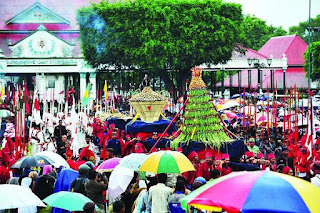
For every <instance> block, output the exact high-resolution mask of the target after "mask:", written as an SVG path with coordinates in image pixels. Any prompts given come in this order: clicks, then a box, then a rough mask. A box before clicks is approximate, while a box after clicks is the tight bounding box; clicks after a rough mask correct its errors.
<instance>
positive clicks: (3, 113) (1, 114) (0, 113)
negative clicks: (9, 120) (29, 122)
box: [0, 109, 14, 118]
mask: <svg viewBox="0 0 320 213" xmlns="http://www.w3.org/2000/svg"><path fill="white" fill-rule="evenodd" d="M10 116H14V114H13V113H12V112H11V111H9V110H7V109H1V110H0V117H1V118H6V117H10Z"/></svg>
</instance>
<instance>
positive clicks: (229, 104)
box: [218, 100, 240, 111]
mask: <svg viewBox="0 0 320 213" xmlns="http://www.w3.org/2000/svg"><path fill="white" fill-rule="evenodd" d="M237 106H240V104H239V102H238V101H233V100H231V101H228V102H227V103H225V104H223V105H222V106H221V108H220V109H218V111H222V110H225V109H229V108H232V107H237Z"/></svg>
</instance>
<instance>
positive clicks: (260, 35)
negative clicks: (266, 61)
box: [241, 15, 287, 51]
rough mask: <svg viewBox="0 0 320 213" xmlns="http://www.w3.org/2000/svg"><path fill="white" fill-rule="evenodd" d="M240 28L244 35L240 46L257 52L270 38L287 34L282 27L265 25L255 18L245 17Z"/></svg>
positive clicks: (262, 21) (264, 22)
mask: <svg viewBox="0 0 320 213" xmlns="http://www.w3.org/2000/svg"><path fill="white" fill-rule="evenodd" d="M241 28H242V30H243V33H244V37H243V40H242V42H241V43H242V44H243V45H244V46H245V47H247V48H251V49H254V50H257V51H258V50H259V49H260V48H261V47H262V46H263V45H264V44H265V43H266V42H267V41H268V40H269V39H270V38H271V37H275V36H283V35H286V34H287V32H286V31H285V30H284V29H283V28H282V27H274V26H272V25H271V26H269V25H267V23H266V21H264V20H262V19H260V18H257V17H255V16H250V15H246V16H245V17H244V19H243V22H242V25H241Z"/></svg>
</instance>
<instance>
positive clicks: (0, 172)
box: [0, 150, 10, 184]
mask: <svg viewBox="0 0 320 213" xmlns="http://www.w3.org/2000/svg"><path fill="white" fill-rule="evenodd" d="M0 163H1V166H0V184H6V183H7V182H8V180H9V179H10V173H9V170H8V168H7V165H8V163H9V162H7V159H5V156H4V154H3V153H2V151H1V150H0Z"/></svg>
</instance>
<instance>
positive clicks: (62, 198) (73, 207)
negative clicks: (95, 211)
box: [43, 191, 97, 211]
mask: <svg viewBox="0 0 320 213" xmlns="http://www.w3.org/2000/svg"><path fill="white" fill-rule="evenodd" d="M43 202H45V203H47V204H48V205H49V206H52V207H56V208H59V209H65V210H68V211H83V206H84V204H86V203H87V202H93V201H92V200H91V199H90V198H88V197H86V196H84V195H83V194H81V193H77V192H65V191H61V192H57V193H54V194H52V195H50V196H48V197H46V198H45V199H44V200H43ZM96 208H97V206H96Z"/></svg>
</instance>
